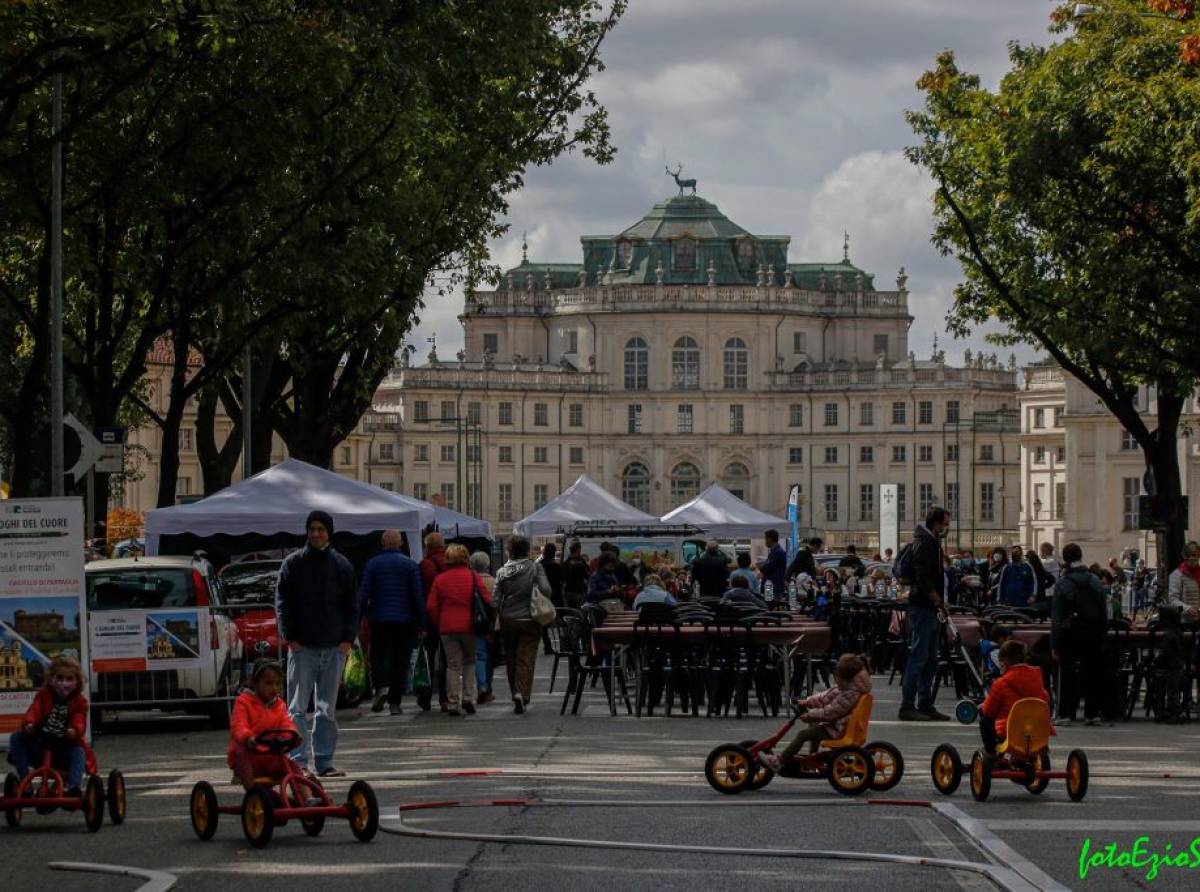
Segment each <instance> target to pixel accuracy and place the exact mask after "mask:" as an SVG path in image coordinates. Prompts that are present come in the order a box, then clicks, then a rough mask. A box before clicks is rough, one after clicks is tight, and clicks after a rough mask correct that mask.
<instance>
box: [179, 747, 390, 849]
mask: <svg viewBox="0 0 1200 892" xmlns="http://www.w3.org/2000/svg"><path fill="white" fill-rule="evenodd" d="M300 743H301V738H300V735H299V734H298V733H297V732H296V731H295V730H293V729H290V728H288V729H279V730H270V731H260V732H259V733H258V734H257V735H256V736H255V738H254V747H253V748H254V750H255V752H257V753H258V754H261V755H273V756H275V757H277V759H278V765H279V772H278V773H276V772H272V773H271V774H270V775H265V776H259V777H256V778H255V781H256V783H255V785H254V786H253V787H251V788H250V789H249V790H247V791H246V794H245V796H243V797H242V803H241V805H219V804H218V803H217V794H216V791H215V790H214V789H213V786H212V784H210V783H208V781H200V782H199V783H198V784H196V786H195V787H193V788H192V795H191V813H192V829H193V830H195V831H196V835H197V836H198V837H200V838H201V839H205V840H207V839H212V838H213V835H214V834H215V833H216V832H217V819H218V816H219V815H223V814H225V815H241V819H242V832H243V833H244V834H245V835H246V840H247V841H248V842H249V843H250V845H252V846H254V847H255V848H262V847H263V846H265V845H266V844H267V843H269V842H270V841H271V836H272V834H273V833H274V832H275V828H276V827H282V826H283V825H285V824H286V823H287V822H288V821H289V820H291V819H292V818H298V819H299V820H300V824H301V826H302V827H303V828H304V832H305V833H307V834H308V835H309V836H317V835H319V834H320V832H321V830H322V829H324V827H325V819H326V818H346V819H347V820H348V821H349V822H350V830H351V832H352V833H353V834H354V835H355V837H357V838H358V839H359V840H360V841H361V842H370V841H371V840H372V839H373V838H374V837H375V833H376V831H377V830H378V829H379V805H378V803H377V802H376V800H375V793H374V791H373V790H372V789H371V786H370V785H369V784H368V783H366V782H365V781H355V782H354V784H352V785H351V787H350V792H349V794H348V795H347V797H346V802H345V804H343V805H334V803H333V800H332V799H330V798H329V794H328V793H326V792H325V789H324V787H322V786H321V784H320V782H319V781H317V779H316V778H314V777H310V776H308V775H306V774H305V773H304V772H303V771H301V770H300V768H299V766H297V765H296V763H295V762H293V761H292V760H291V759H290V758H289V757H288V756H287V753H289V752H291V751H292V750H294V749H296V748H297V747H298V746H300Z"/></svg>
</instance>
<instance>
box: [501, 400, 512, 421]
mask: <svg viewBox="0 0 1200 892" xmlns="http://www.w3.org/2000/svg"><path fill="white" fill-rule="evenodd" d="M512 409H513V404H512V403H501V404H500V406H499V413H500V419H499V423H500V424H512V423H513V422H512V419H513V413H512Z"/></svg>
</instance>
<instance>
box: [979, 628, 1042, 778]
mask: <svg viewBox="0 0 1200 892" xmlns="http://www.w3.org/2000/svg"><path fill="white" fill-rule="evenodd" d="M1026 655H1027V651H1026V648H1025V645H1024V644H1023V643H1022V642H1020V641H1017V640H1016V639H1014V638H1010V639H1009V640H1008V641H1005V642H1004V644H1002V645H1001V646H1000V667H1001V668H1002V669H1003V670H1004V674H1003V675H1001V676H1000V677H999V678H997V679H996V680H995V681H994V682H992V687H991V689H990V690H989V691H988V695H987V699H986V700H984V701H983V706H981V707H980V708H979V735H980V737H982V738H983V749H984V751H985V752H986V753H987V754H988V755H989V756H994V755H996V746H997V744H999V742H1000V741H1001V740H1004V739H1005V737H1006V736H1007V732H1008V713H1009V711H1010V710H1011V709H1012V708H1013V704H1014V703H1016V702H1017V701H1018V700H1025V699H1028V698H1037V699H1038V700H1044V701H1045V702H1046V703H1049V702H1050V695H1049V694H1048V693H1046V686H1045V685H1044V684H1043V683H1042V670H1041V669H1039V668H1038V667H1037V666H1030V665H1029V664H1028V663H1027V662H1025V659H1026ZM1051 733H1053V728H1051Z"/></svg>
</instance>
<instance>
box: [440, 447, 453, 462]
mask: <svg viewBox="0 0 1200 892" xmlns="http://www.w3.org/2000/svg"><path fill="white" fill-rule="evenodd" d="M442 461H448V462H449V461H454V447H453V446H448V445H443V446H442Z"/></svg>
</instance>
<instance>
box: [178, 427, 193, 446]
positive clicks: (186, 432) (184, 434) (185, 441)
mask: <svg viewBox="0 0 1200 892" xmlns="http://www.w3.org/2000/svg"><path fill="white" fill-rule="evenodd" d="M192 449H193V446H192V429H191V428H190V427H181V428H180V429H179V451H180V452H191V451H192Z"/></svg>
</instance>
